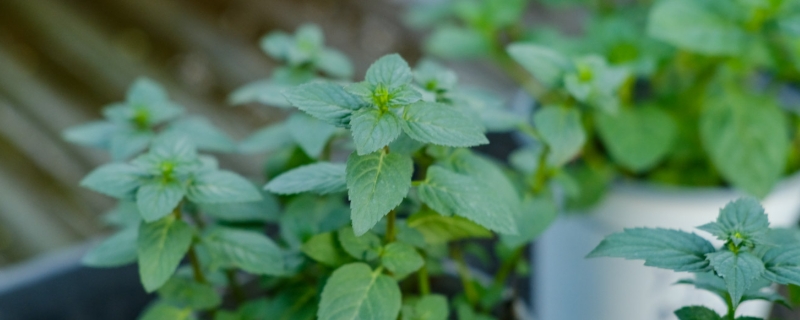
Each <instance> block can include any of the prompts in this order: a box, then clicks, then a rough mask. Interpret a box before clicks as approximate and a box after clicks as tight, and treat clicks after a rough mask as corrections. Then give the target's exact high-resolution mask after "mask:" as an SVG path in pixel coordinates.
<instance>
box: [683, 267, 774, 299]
mask: <svg viewBox="0 0 800 320" xmlns="http://www.w3.org/2000/svg"><path fill="white" fill-rule="evenodd" d="M675 284H689V285H693V286H694V287H695V288H697V289H701V290H705V291H708V292H711V293H714V294H716V295H717V296H719V297H720V298H722V299H723V300H725V299H727V297H728V288H727V287H725V280H722V278H721V277H720V276H718V275H716V274H714V271H713V270H712V271H709V272H701V273H695V274H694V279H692V278H688V279H681V280H680V281H678V282H676V283H675ZM759 289H760V288H759Z"/></svg>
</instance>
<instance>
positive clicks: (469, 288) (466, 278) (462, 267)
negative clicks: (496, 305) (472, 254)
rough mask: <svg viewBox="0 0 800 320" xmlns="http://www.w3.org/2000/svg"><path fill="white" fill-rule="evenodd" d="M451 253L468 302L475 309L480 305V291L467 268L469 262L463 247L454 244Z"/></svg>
mask: <svg viewBox="0 0 800 320" xmlns="http://www.w3.org/2000/svg"><path fill="white" fill-rule="evenodd" d="M450 255H451V256H452V257H453V260H455V262H456V266H457V268H458V275H459V276H460V277H461V284H462V285H463V286H464V294H465V295H466V297H467V302H469V304H470V306H472V308H473V309H475V308H476V307H477V306H478V301H479V299H480V297H478V291H477V290H476V289H475V284H473V283H472V275H471V274H470V272H469V268H467V262H466V261H465V260H464V253H463V252H462V250H461V247H460V246H458V245H457V244H453V245H452V247H451V250H450Z"/></svg>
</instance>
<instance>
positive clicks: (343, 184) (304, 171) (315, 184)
mask: <svg viewBox="0 0 800 320" xmlns="http://www.w3.org/2000/svg"><path fill="white" fill-rule="evenodd" d="M346 168H347V166H346V165H345V164H343V163H330V162H318V163H314V164H309V165H305V166H302V167H298V168H295V169H293V170H291V171H288V172H286V173H283V174H281V175H279V176H277V177H275V178H274V179H272V180H271V181H270V182H269V183H268V184H267V185H266V186H265V187H264V188H265V189H267V190H269V191H271V192H274V193H277V194H295V193H301V192H313V193H318V194H329V193H337V192H342V191H346V190H347V181H346V180H345V170H346Z"/></svg>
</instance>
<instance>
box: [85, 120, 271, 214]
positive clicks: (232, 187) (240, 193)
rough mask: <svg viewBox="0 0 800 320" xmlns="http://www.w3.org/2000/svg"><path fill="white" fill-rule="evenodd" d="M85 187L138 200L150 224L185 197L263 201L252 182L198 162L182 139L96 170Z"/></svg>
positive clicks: (171, 138) (162, 141) (167, 138)
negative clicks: (129, 161)
mask: <svg viewBox="0 0 800 320" xmlns="http://www.w3.org/2000/svg"><path fill="white" fill-rule="evenodd" d="M81 185H82V186H84V187H87V188H89V189H92V190H94V191H97V192H100V193H103V194H106V195H109V196H112V197H116V198H120V199H133V200H135V201H136V203H137V205H138V209H139V212H140V214H141V215H142V218H143V219H144V220H145V221H148V222H152V221H156V220H159V219H161V218H163V217H164V216H166V215H167V214H169V213H170V212H172V211H173V210H174V209H175V208H176V207H177V206H178V204H179V203H180V202H181V201H182V200H183V199H184V197H186V198H188V199H189V200H191V201H192V202H195V203H225V202H246V201H256V200H259V199H261V195H260V194H259V193H258V192H257V191H256V190H255V188H253V186H252V184H251V183H250V182H248V181H247V180H245V179H243V178H241V177H239V176H238V175H236V174H234V173H232V172H228V171H221V170H218V169H217V167H216V161H215V160H213V159H212V158H203V157H199V156H198V155H197V152H196V150H195V148H194V146H193V145H192V143H191V142H190V141H189V139H188V138H186V137H185V136H183V135H179V134H170V135H164V136H162V137H159V138H158V139H156V141H154V143H153V146H152V148H151V149H150V152H149V153H148V154H145V155H142V156H139V157H137V158H136V159H134V160H133V161H132V162H131V163H130V164H127V163H112V164H107V165H104V166H101V167H100V168H97V169H95V170H94V171H92V172H91V173H89V175H88V176H86V178H84V179H83V180H82V181H81Z"/></svg>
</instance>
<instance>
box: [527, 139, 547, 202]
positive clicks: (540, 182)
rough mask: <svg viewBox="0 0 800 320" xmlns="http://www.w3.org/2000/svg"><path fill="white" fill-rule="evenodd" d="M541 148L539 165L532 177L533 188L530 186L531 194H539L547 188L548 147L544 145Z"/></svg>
mask: <svg viewBox="0 0 800 320" xmlns="http://www.w3.org/2000/svg"><path fill="white" fill-rule="evenodd" d="M543 146H544V148H543V149H542V153H541V154H539V165H538V166H537V167H536V173H534V176H533V186H531V191H533V194H539V193H541V192H542V191H543V190H544V188H545V187H546V186H547V155H548V154H549V153H550V147H548V146H547V145H544V144H543Z"/></svg>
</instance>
